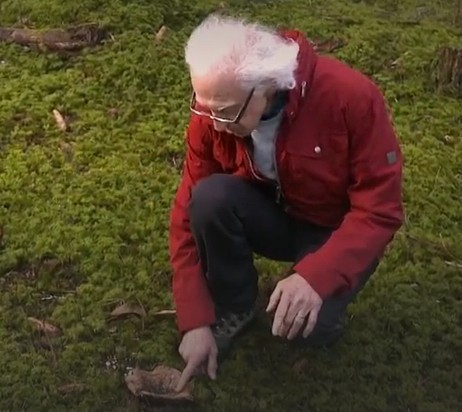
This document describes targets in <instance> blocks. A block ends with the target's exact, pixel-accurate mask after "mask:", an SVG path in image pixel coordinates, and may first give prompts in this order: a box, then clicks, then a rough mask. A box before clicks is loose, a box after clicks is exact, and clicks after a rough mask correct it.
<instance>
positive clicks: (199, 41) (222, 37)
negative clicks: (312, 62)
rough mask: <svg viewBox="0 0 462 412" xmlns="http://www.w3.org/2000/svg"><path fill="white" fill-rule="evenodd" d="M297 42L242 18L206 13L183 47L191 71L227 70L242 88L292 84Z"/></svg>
mask: <svg viewBox="0 0 462 412" xmlns="http://www.w3.org/2000/svg"><path fill="white" fill-rule="evenodd" d="M298 51H299V47H298V44H297V43H296V42H295V41H293V40H290V39H285V38H283V37H282V36H280V35H279V34H277V33H276V31H275V30H272V29H270V28H268V27H265V26H263V25H261V24H258V23H247V22H245V21H244V20H243V19H236V18H231V17H225V16H220V15H218V14H211V15H209V16H208V17H207V18H206V19H205V20H204V21H203V22H202V23H201V24H200V25H199V26H198V27H196V29H195V30H194V31H193V32H192V34H191V36H190V37H189V40H188V42H187V44H186V47H185V60H186V63H187V65H188V66H189V69H190V72H191V74H192V75H196V76H208V75H210V74H212V73H213V74H224V73H231V74H232V75H234V76H235V78H236V79H237V80H238V82H240V84H241V86H242V87H243V88H244V89H250V88H252V87H255V88H257V89H261V88H263V89H264V88H266V87H268V86H272V87H276V88H278V89H292V88H294V87H295V84H296V80H295V76H294V74H295V69H296V67H297V56H298Z"/></svg>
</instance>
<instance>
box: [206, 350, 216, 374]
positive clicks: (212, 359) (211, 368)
mask: <svg viewBox="0 0 462 412" xmlns="http://www.w3.org/2000/svg"><path fill="white" fill-rule="evenodd" d="M207 372H208V375H209V377H210V379H212V380H215V379H216V378H217V353H216V351H214V350H211V351H210V353H209V362H208V365H207Z"/></svg>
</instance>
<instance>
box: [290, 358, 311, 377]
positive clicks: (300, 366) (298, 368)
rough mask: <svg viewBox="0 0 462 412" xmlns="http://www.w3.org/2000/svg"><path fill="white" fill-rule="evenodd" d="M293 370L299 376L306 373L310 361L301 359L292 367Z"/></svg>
mask: <svg viewBox="0 0 462 412" xmlns="http://www.w3.org/2000/svg"><path fill="white" fill-rule="evenodd" d="M292 368H293V370H294V372H295V373H299V374H301V373H304V372H305V371H306V369H307V368H308V359H306V358H301V359H299V360H297V361H296V362H295V363H294V365H293V366H292Z"/></svg>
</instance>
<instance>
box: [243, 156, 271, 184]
mask: <svg viewBox="0 0 462 412" xmlns="http://www.w3.org/2000/svg"><path fill="white" fill-rule="evenodd" d="M244 152H245V155H246V156H247V161H248V162H249V165H250V171H251V172H252V174H253V176H254V177H255V178H256V179H258V180H260V181H262V182H266V181H267V180H266V179H264V178H262V177H260V176H258V173H257V172H256V171H255V169H254V167H253V163H252V159H251V158H250V155H249V151H248V150H247V147H244Z"/></svg>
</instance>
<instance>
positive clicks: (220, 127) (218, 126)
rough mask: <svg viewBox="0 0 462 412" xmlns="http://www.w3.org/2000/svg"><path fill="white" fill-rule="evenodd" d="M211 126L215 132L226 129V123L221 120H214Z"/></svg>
mask: <svg viewBox="0 0 462 412" xmlns="http://www.w3.org/2000/svg"><path fill="white" fill-rule="evenodd" d="M213 127H214V129H215V130H216V131H217V132H223V131H225V130H226V123H222V122H218V121H216V120H214V121H213Z"/></svg>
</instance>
